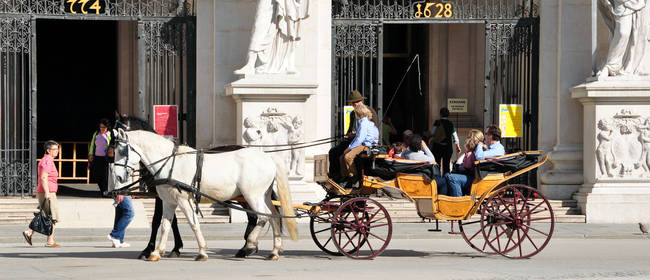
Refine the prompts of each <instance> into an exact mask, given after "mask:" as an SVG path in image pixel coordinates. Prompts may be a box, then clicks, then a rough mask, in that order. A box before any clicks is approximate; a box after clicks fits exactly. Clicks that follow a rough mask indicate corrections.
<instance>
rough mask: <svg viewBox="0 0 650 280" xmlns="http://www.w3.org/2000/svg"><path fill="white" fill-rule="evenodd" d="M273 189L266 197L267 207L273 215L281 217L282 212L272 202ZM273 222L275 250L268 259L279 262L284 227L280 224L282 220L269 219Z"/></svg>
mask: <svg viewBox="0 0 650 280" xmlns="http://www.w3.org/2000/svg"><path fill="white" fill-rule="evenodd" d="M271 190H272V189H269V194H267V195H266V196H265V197H266V201H265V202H266V207H267V208H269V209H270V210H271V213H272V214H273V215H276V216H279V215H280V212H279V211H278V209H277V208H275V206H274V205H273V203H272V202H271V194H270V192H271ZM269 218H270V220H271V228H272V229H273V250H272V251H271V254H270V255H269V256H268V257H267V259H269V260H273V261H277V260H278V259H280V251H282V249H283V248H282V226H281V223H280V218H277V217H269Z"/></svg>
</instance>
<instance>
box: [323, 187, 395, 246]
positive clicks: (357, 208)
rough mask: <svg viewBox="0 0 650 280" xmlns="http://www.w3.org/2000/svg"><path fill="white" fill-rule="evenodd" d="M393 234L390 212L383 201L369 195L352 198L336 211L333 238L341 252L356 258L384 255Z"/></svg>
mask: <svg viewBox="0 0 650 280" xmlns="http://www.w3.org/2000/svg"><path fill="white" fill-rule="evenodd" d="M392 234H393V225H392V223H391V220H390V215H388V211H387V210H386V208H384V206H382V205H381V204H380V203H379V202H377V201H374V200H372V199H370V198H367V197H357V198H353V199H350V200H348V201H346V202H344V203H343V204H341V206H340V207H339V209H338V210H336V212H335V213H334V220H333V223H332V239H333V241H334V245H335V246H336V248H337V249H338V250H339V252H341V253H343V254H344V255H346V256H348V257H350V258H353V259H371V258H374V257H376V256H378V255H379V254H381V253H382V252H383V251H384V249H386V246H388V243H389V242H390V238H391V236H392Z"/></svg>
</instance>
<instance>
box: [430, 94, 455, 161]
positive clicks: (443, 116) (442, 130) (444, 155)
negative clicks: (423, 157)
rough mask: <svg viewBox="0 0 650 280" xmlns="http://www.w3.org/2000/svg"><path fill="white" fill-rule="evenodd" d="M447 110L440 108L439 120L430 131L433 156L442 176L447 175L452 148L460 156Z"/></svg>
mask: <svg viewBox="0 0 650 280" xmlns="http://www.w3.org/2000/svg"><path fill="white" fill-rule="evenodd" d="M448 118H449V110H448V109H447V107H442V108H440V119H438V120H436V121H435V122H434V124H433V128H432V129H431V135H432V137H431V144H432V150H433V155H434V157H435V158H436V159H437V161H438V165H439V166H440V169H441V171H442V174H445V173H449V171H450V162H451V156H452V155H453V153H454V151H453V147H452V145H455V146H456V152H457V153H459V154H460V151H461V150H460V144H459V141H458V134H457V133H456V128H455V127H454V124H453V123H452V122H451V121H450V120H449V119H448Z"/></svg>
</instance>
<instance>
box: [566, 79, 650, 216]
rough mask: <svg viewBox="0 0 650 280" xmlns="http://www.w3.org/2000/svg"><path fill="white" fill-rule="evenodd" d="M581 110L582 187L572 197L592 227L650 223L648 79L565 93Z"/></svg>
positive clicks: (599, 84) (603, 82)
mask: <svg viewBox="0 0 650 280" xmlns="http://www.w3.org/2000/svg"><path fill="white" fill-rule="evenodd" d="M571 93H572V97H573V98H575V99H577V100H579V101H580V102H581V103H582V105H583V107H584V110H583V112H584V115H583V140H584V147H583V167H584V169H583V173H584V183H583V184H582V186H581V187H580V189H579V192H578V193H576V194H575V195H574V198H575V199H576V200H577V201H578V205H579V206H580V208H581V209H582V211H583V213H585V215H586V216H587V222H593V223H636V222H642V221H645V222H647V221H650V212H649V211H647V206H648V205H649V204H650V79H647V80H639V78H625V77H623V78H610V79H606V80H600V81H591V82H587V83H584V84H581V85H579V86H577V87H574V88H572V89H571Z"/></svg>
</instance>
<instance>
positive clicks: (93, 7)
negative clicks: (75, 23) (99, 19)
mask: <svg viewBox="0 0 650 280" xmlns="http://www.w3.org/2000/svg"><path fill="white" fill-rule="evenodd" d="M65 2H66V5H65V12H66V13H71V14H89V13H90V14H96V15H99V14H103V13H104V10H105V6H106V2H105V0H65Z"/></svg>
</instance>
